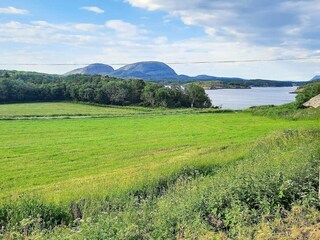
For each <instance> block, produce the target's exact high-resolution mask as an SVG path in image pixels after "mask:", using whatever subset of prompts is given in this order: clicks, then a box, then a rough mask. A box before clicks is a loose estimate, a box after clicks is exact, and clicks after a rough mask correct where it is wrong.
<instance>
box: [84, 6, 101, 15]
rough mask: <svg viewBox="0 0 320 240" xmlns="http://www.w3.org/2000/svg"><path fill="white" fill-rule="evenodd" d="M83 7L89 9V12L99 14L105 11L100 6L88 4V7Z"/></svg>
mask: <svg viewBox="0 0 320 240" xmlns="http://www.w3.org/2000/svg"><path fill="white" fill-rule="evenodd" d="M81 9H82V10H87V11H89V12H94V13H97V14H101V13H104V10H103V9H101V8H99V7H96V6H86V7H82V8H81Z"/></svg>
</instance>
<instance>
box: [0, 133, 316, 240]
mask: <svg viewBox="0 0 320 240" xmlns="http://www.w3.org/2000/svg"><path fill="white" fill-rule="evenodd" d="M319 136H320V131H319V129H316V128H310V129H308V130H286V131H280V132H275V133H271V134H268V136H266V137H264V138H262V139H260V140H258V141H256V142H255V143H254V144H252V145H251V147H250V153H249V154H248V155H247V156H246V157H245V158H244V159H242V160H241V161H237V162H232V163H230V164H228V165H226V166H223V167H221V168H220V169H218V170H217V171H216V172H215V173H213V174H209V175H205V174H198V175H197V176H196V177H195V178H190V176H188V175H185V176H181V177H180V178H179V179H178V180H177V181H176V183H175V184H172V185H170V186H168V188H166V189H165V190H164V191H163V192H162V193H161V194H160V195H154V194H153V193H152V192H147V193H146V194H145V195H143V196H141V195H140V196H136V197H132V196H131V197H130V196H128V197H127V198H123V199H120V200H121V204H117V203H116V202H115V201H111V200H110V199H107V200H105V201H102V202H103V205H102V207H103V208H101V209H100V210H99V214H97V215H91V216H90V217H87V218H84V219H83V220H81V221H76V223H74V224H72V225H69V226H62V227H58V228H56V229H53V230H51V229H50V230H48V227H45V229H44V227H41V226H43V224H49V225H50V224H53V223H52V220H51V218H47V219H46V220H43V216H41V215H39V216H37V215H36V214H35V213H36V212H37V210H38V209H37V208H40V209H42V211H43V212H48V208H49V205H48V206H43V205H39V204H34V203H33V202H28V204H25V206H21V205H18V206H17V209H18V210H20V211H24V212H26V213H25V216H28V217H27V218H25V219H23V220H21V221H19V222H16V223H17V225H16V227H15V228H11V232H9V234H8V235H3V236H4V237H6V239H10V238H9V236H19V239H23V237H26V235H25V234H23V232H22V231H21V229H23V228H27V229H28V235H29V237H30V239H241V240H242V239H318V237H317V238H315V236H319V229H318V226H317V224H318V223H319V207H320V203H319V200H318V184H319V179H318V177H319V176H318V174H319V163H320V137H319ZM30 207H31V208H32V207H33V208H34V207H37V208H36V210H33V211H31V210H30ZM91 207H92V206H91ZM49 209H51V211H50V214H51V216H53V217H56V218H57V219H61V218H63V217H64V218H66V217H65V216H64V215H63V214H62V215H60V216H59V215H58V216H57V212H58V213H59V211H60V210H59V209H56V208H54V206H50V208H49ZM0 210H1V209H0ZM11 211H12V210H11ZM11 211H9V213H11ZM4 212H5V211H4ZM28 214H29V215H28ZM9 215H10V214H9ZM21 215H22V214H21ZM31 217H33V218H31ZM9 219H10V216H9ZM20 219H21V218H20ZM0 220H1V211H0ZM308 226H310V227H308ZM0 236H1V232H0ZM312 236H313V237H312ZM286 237H287V238H286ZM298 237H299V238H298Z"/></svg>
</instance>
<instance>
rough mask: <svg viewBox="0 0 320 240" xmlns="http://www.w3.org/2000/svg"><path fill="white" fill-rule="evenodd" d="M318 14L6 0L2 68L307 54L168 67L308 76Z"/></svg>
mask: <svg viewBox="0 0 320 240" xmlns="http://www.w3.org/2000/svg"><path fill="white" fill-rule="evenodd" d="M319 12H320V0H305V1H298V0H291V1H288V0H259V1H256V0H238V1H233V0H176V1H172V0H67V1H66V0H55V1H49V0H1V2H0V49H1V54H0V68H6V69H19V70H33V71H41V72H49V73H64V72H66V71H69V70H71V69H73V68H74V67H73V66H14V65H11V66H10V65H9V66H8V65H6V66H4V65H3V66H1V63H6V64H15V63H38V64H39V63H48V64H50V63H95V62H102V63H105V64H115V63H131V62H137V61H148V60H157V61H163V62H167V63H172V62H193V61H223V60H236V61H241V60H247V59H278V58H286V59H287V58H310V60H301V61H281V62H258V63H233V64H218V63H210V64H197V65H191V64H181V65H171V66H172V67H173V68H174V69H175V70H176V71H177V72H178V73H180V74H182V73H183V74H189V75H198V74H210V75H215V76H238V77H244V78H266V79H279V80H308V79H310V78H311V77H312V76H313V75H316V74H320V41H319V39H320V15H319V14H318V13H319ZM114 67H115V68H117V67H119V66H118V65H116V66H115V65H114Z"/></svg>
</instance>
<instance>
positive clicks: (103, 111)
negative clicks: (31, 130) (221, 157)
mask: <svg viewBox="0 0 320 240" xmlns="http://www.w3.org/2000/svg"><path fill="white" fill-rule="evenodd" d="M224 112H233V111H231V110H219V109H210V108H207V109H191V108H178V109H166V108H146V107H140V106H110V105H102V104H91V103H81V102H79V103H77V102H59V103H56V102H45V103H15V104H0V120H16V119H31V120H32V119H37V118H38V119H39V118H40V119H53V118H60V119H61V118H94V117H100V118H102V117H119V116H132V115H159V114H161V115H171V114H190V113H224Z"/></svg>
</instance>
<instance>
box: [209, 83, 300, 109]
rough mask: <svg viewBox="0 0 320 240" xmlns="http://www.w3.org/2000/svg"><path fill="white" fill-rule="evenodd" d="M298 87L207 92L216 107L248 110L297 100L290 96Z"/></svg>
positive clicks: (293, 95) (292, 95)
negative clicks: (253, 107)
mask: <svg viewBox="0 0 320 240" xmlns="http://www.w3.org/2000/svg"><path fill="white" fill-rule="evenodd" d="M294 90H296V87H260V88H252V89H220V90H207V91H206V93H207V94H208V95H209V97H210V99H211V100H212V104H213V105H214V106H221V107H222V108H223V109H235V110H240V109H246V108H249V107H252V106H261V105H271V104H273V105H281V104H285V103H289V102H292V101H294V100H295V96H296V95H295V94H290V92H293V91H294Z"/></svg>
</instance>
